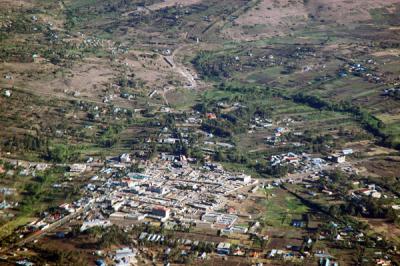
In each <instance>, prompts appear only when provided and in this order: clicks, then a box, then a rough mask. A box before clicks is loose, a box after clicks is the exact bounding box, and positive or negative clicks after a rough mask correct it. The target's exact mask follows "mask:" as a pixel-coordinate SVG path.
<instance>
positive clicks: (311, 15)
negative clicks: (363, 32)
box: [224, 0, 399, 40]
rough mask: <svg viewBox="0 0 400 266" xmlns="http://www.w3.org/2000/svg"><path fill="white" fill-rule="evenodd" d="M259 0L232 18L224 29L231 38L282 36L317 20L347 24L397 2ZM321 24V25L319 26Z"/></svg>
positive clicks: (248, 38) (364, 19) (362, 19)
mask: <svg viewBox="0 0 400 266" xmlns="http://www.w3.org/2000/svg"><path fill="white" fill-rule="evenodd" d="M308 2H309V3H308V4H306V5H304V3H303V1H290V0H279V1H276V0H275V1H274V0H262V1H261V2H260V4H258V5H257V6H255V7H254V8H252V9H250V10H249V11H247V12H246V13H245V14H243V15H242V16H240V17H239V18H237V19H236V20H235V21H234V26H233V27H231V28H226V29H224V33H225V34H226V35H227V36H229V37H230V38H233V39H240V40H254V39H261V38H267V37H273V36H283V35H286V34H288V33H290V32H291V31H292V30H293V29H299V28H304V26H306V24H308V23H310V22H316V23H319V21H324V23H325V22H331V23H337V24H342V25H344V24H348V23H352V22H359V21H367V20H370V19H371V15H370V10H372V9H376V8H381V7H385V6H390V5H392V4H396V3H399V2H398V1H397V0H384V1H375V0H366V1H346V0H333V1H321V0H310V1H308ZM321 27H323V26H321Z"/></svg>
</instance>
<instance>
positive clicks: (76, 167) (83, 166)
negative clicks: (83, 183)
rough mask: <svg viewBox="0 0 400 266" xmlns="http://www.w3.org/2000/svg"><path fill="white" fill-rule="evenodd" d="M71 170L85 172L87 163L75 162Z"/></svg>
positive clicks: (72, 171)
mask: <svg viewBox="0 0 400 266" xmlns="http://www.w3.org/2000/svg"><path fill="white" fill-rule="evenodd" d="M69 171H70V172H71V173H83V172H85V171H86V164H78V163H75V164H73V165H71V167H70V169H69Z"/></svg>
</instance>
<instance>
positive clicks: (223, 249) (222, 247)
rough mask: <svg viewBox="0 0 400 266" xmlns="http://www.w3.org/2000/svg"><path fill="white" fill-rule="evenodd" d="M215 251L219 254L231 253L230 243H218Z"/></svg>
mask: <svg viewBox="0 0 400 266" xmlns="http://www.w3.org/2000/svg"><path fill="white" fill-rule="evenodd" d="M217 253H218V254H221V255H229V254H230V253H231V243H227V242H221V243H219V244H218V246H217Z"/></svg>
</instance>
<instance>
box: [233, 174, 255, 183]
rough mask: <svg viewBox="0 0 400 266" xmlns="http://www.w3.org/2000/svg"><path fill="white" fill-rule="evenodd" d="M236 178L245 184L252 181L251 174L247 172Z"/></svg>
mask: <svg viewBox="0 0 400 266" xmlns="http://www.w3.org/2000/svg"><path fill="white" fill-rule="evenodd" d="M235 180H237V181H240V182H242V183H244V184H248V183H250V182H251V176H249V175H245V174H241V175H238V176H236V177H235Z"/></svg>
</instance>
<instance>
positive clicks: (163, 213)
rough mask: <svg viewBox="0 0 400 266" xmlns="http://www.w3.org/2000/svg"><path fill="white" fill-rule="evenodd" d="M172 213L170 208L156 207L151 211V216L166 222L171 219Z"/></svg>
mask: <svg viewBox="0 0 400 266" xmlns="http://www.w3.org/2000/svg"><path fill="white" fill-rule="evenodd" d="M170 213H171V210H170V209H169V208H166V207H162V206H157V207H154V208H153V209H152V211H151V214H152V215H153V216H155V217H157V218H159V219H160V220H162V221H165V220H167V219H168V218H169V216H170Z"/></svg>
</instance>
